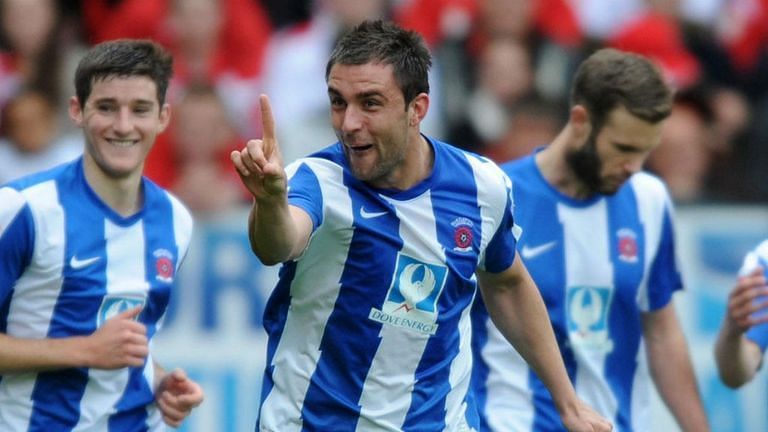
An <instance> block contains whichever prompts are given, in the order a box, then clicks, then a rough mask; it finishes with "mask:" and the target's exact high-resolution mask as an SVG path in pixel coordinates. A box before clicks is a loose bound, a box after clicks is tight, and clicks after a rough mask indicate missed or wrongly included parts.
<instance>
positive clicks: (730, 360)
mask: <svg viewBox="0 0 768 432" xmlns="http://www.w3.org/2000/svg"><path fill="white" fill-rule="evenodd" d="M766 278H768V240H765V241H763V242H762V243H760V245H758V246H757V247H756V248H755V249H754V250H753V251H751V252H750V253H748V254H747V255H746V257H745V258H744V263H743V264H742V266H741V270H740V271H739V278H738V280H737V282H736V285H735V286H734V287H733V289H732V290H731V293H730V295H729V296H728V310H727V313H726V316H725V319H724V320H723V324H722V326H721V327H720V332H719V334H718V337H717V342H716V343H715V360H716V361H717V369H718V371H719V372H720V379H721V380H722V381H723V383H725V385H727V386H728V387H732V388H737V387H741V386H742V385H744V384H745V383H747V382H749V381H750V380H752V378H753V377H754V376H755V373H756V372H757V371H758V370H759V369H760V366H762V364H763V353H764V352H765V349H766V347H768V325H766V324H764V323H766V322H768V313H766V308H768V284H766Z"/></svg>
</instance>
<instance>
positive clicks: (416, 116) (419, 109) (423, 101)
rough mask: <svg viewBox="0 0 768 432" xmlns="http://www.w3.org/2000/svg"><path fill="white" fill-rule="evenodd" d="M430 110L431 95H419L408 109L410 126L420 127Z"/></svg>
mask: <svg viewBox="0 0 768 432" xmlns="http://www.w3.org/2000/svg"><path fill="white" fill-rule="evenodd" d="M428 110H429V95H428V94H426V93H419V94H418V95H417V96H416V97H415V98H414V99H413V100H412V101H411V103H410V106H409V107H408V125H409V126H418V125H419V124H420V123H421V121H422V120H424V117H426V115H427V111H428Z"/></svg>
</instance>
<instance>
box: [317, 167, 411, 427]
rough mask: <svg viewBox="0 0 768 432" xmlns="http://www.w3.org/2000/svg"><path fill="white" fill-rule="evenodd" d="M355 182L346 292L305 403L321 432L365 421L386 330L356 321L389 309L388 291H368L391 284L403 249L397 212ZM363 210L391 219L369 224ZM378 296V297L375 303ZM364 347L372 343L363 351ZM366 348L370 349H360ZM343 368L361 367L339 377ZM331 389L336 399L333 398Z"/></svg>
mask: <svg viewBox="0 0 768 432" xmlns="http://www.w3.org/2000/svg"><path fill="white" fill-rule="evenodd" d="M355 182H358V180H356V179H354V178H353V177H352V176H351V174H350V173H349V172H348V171H345V173H344V183H345V185H346V186H347V187H348V188H349V189H348V191H349V195H350V199H351V201H352V209H353V211H354V215H355V216H354V222H353V224H354V226H355V229H354V233H353V235H352V241H351V244H350V247H349V254H348V256H347V259H346V262H345V265H344V271H343V272H342V276H341V281H340V282H341V289H340V290H339V295H338V297H337V299H336V304H335V305H334V308H333V312H331V315H330V316H329V318H328V322H327V324H326V327H325V333H324V336H323V338H322V340H321V342H320V350H321V352H322V355H321V356H320V359H319V361H318V363H317V368H316V370H315V373H314V375H313V376H312V379H311V382H310V385H309V389H308V390H307V393H306V399H305V400H304V405H303V408H302V416H303V417H304V419H305V422H304V424H305V428H306V427H307V425H312V427H313V428H317V430H334V431H347V430H349V431H354V430H355V426H356V425H357V419H358V417H359V415H360V407H359V405H358V401H359V400H360V395H361V393H362V390H363V384H364V382H365V378H366V375H367V372H368V368H369V367H370V365H371V362H372V359H373V357H374V355H375V354H376V350H377V348H378V343H377V342H376V341H380V336H379V333H380V331H381V327H382V324H380V323H378V322H376V321H373V320H370V319H364V320H350V318H354V317H366V316H368V313H369V311H370V305H371V304H383V303H384V300H385V297H386V294H387V292H386V290H379V292H376V293H373V292H371V290H370V289H368V288H369V287H371V286H381V285H382V282H383V281H388V280H390V279H391V277H392V273H391V269H392V268H394V267H395V260H396V258H397V256H396V255H395V254H393V253H391V251H398V250H400V249H401V248H402V240H401V239H400V237H399V234H398V226H399V221H398V219H397V216H396V214H395V212H394V210H393V209H392V208H391V206H390V205H389V204H387V202H386V201H384V200H383V199H382V198H381V197H379V196H378V195H377V194H375V193H374V192H373V191H371V190H368V189H367V188H360V187H353V186H352V185H351V183H355ZM363 207H364V208H365V211H368V212H386V214H385V215H383V216H379V217H376V218H370V219H366V218H363V217H361V216H360V213H361V209H362V208H363ZM382 251H390V253H382ZM372 295H373V296H377V297H375V298H372V297H371V296H372ZM360 341H371V342H370V343H367V344H364V345H362V344H360ZM361 345H362V346H364V347H365V349H360V347H361ZM340 364H350V365H358V367H350V368H349V369H347V370H344V371H339V370H338V365H340ZM329 389H332V390H333V394H330V393H329V392H328V390H329Z"/></svg>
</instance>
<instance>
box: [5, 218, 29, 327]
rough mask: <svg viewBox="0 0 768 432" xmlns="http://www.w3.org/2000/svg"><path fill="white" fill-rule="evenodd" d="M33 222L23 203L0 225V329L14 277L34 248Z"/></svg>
mask: <svg viewBox="0 0 768 432" xmlns="http://www.w3.org/2000/svg"><path fill="white" fill-rule="evenodd" d="M34 225H35V222H34V221H33V219H32V212H31V210H30V209H29V206H27V205H24V206H23V207H22V208H21V209H20V210H19V212H18V213H17V214H16V216H15V217H14V218H13V220H12V221H10V222H9V223H8V225H7V226H5V227H3V226H0V304H2V305H4V309H5V313H2V314H0V331H1V332H3V333H4V332H5V331H6V329H7V325H8V310H7V309H8V307H9V306H10V301H11V298H12V297H13V287H14V285H15V284H16V279H18V278H19V276H21V274H22V273H23V272H24V269H25V268H26V267H27V266H28V265H29V263H30V262H31V261H32V254H33V252H34V248H35V226H34Z"/></svg>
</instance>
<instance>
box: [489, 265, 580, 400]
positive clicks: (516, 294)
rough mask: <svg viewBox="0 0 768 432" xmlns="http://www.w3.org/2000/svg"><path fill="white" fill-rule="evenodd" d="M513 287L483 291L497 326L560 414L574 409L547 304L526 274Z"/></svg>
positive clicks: (574, 395)
mask: <svg viewBox="0 0 768 432" xmlns="http://www.w3.org/2000/svg"><path fill="white" fill-rule="evenodd" d="M524 276H526V277H523V278H521V279H518V280H515V281H514V284H513V285H508V286H503V285H499V284H496V287H494V288H491V286H490V285H489V287H488V288H487V289H484V290H483V294H484V299H485V303H486V306H487V309H488V312H489V314H490V316H491V319H492V320H493V322H494V324H495V325H496V327H497V328H498V329H499V331H500V332H501V333H502V335H504V337H505V338H506V339H507V340H508V341H509V342H510V343H511V344H512V345H513V346H514V347H515V349H516V350H517V351H518V352H519V353H520V355H521V356H522V357H523V358H524V359H525V360H526V362H527V363H528V364H529V365H530V367H531V368H532V369H533V370H534V371H535V372H536V374H537V376H538V377H539V379H541V380H542V382H543V383H544V384H545V385H546V387H547V388H548V389H549V391H550V394H551V395H552V398H553V400H554V402H555V405H556V407H557V409H558V411H560V413H561V414H563V413H565V412H567V411H568V410H570V409H574V408H575V406H576V403H577V397H576V393H575V391H574V389H573V386H572V384H571V382H570V380H569V378H568V375H567V373H566V370H565V366H564V364H563V360H562V355H561V353H560V349H559V347H558V346H557V341H556V339H555V335H554V331H553V330H552V324H551V323H550V321H549V314H548V312H547V309H546V306H545V305H544V301H543V300H542V298H541V295H540V294H539V291H538V288H537V287H536V285H535V284H534V283H533V281H532V280H531V279H530V278H529V277H527V272H525V273H524Z"/></svg>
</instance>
